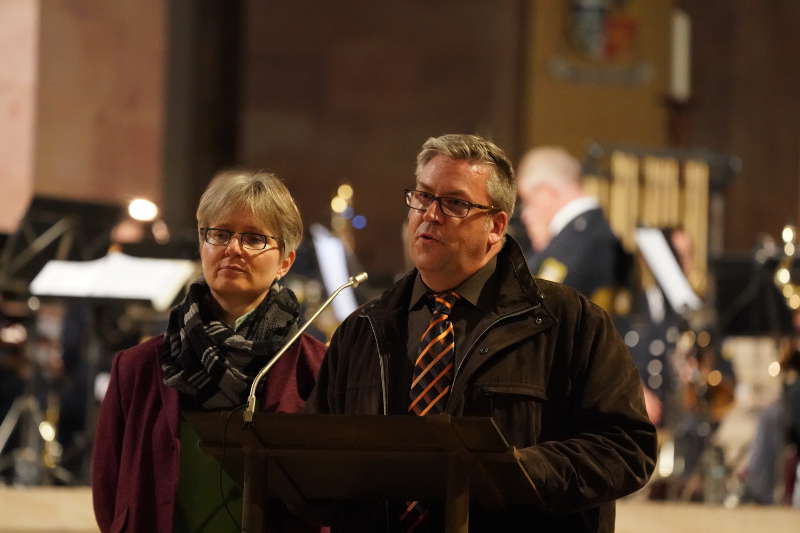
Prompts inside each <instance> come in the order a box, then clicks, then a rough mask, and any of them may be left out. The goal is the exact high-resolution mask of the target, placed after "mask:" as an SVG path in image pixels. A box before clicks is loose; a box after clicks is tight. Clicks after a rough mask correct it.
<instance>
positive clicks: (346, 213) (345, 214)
mask: <svg viewBox="0 0 800 533" xmlns="http://www.w3.org/2000/svg"><path fill="white" fill-rule="evenodd" d="M355 214H356V212H355V211H353V208H352V207H351V206H349V205H348V206H347V209H345V210H344V211H342V217H344V218H346V219H347V220H350V219H351V218H353V215H355Z"/></svg>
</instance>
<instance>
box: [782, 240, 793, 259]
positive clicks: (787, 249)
mask: <svg viewBox="0 0 800 533" xmlns="http://www.w3.org/2000/svg"><path fill="white" fill-rule="evenodd" d="M794 250H795V247H794V244H792V243H791V242H787V243H786V244H784V245H783V253H784V255H786V256H787V257H792V256H793V255H794Z"/></svg>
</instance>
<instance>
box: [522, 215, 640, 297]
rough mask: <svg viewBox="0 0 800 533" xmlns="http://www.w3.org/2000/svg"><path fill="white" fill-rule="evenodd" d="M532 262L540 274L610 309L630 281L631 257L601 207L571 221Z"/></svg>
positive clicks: (538, 274) (536, 272)
mask: <svg viewBox="0 0 800 533" xmlns="http://www.w3.org/2000/svg"><path fill="white" fill-rule="evenodd" d="M528 264H529V265H530V268H531V272H533V273H534V274H535V275H536V277H540V278H544V279H548V280H550V281H555V282H558V283H563V284H565V285H568V286H569V287H572V288H574V289H577V290H578V291H579V292H581V293H583V294H584V295H585V296H587V297H588V298H590V299H591V300H592V301H593V302H595V303H598V304H600V305H601V306H602V307H603V308H604V309H606V310H609V309H610V308H611V298H612V297H613V294H614V291H615V290H616V289H619V288H621V287H623V286H625V285H626V284H627V282H628V275H629V272H630V268H631V259H630V257H629V256H627V255H626V253H625V251H624V250H623V249H622V245H621V244H620V242H619V239H617V237H616V236H615V235H614V233H613V232H612V231H611V227H610V226H609V225H608V222H606V219H605V216H604V215H603V211H602V210H601V209H600V208H599V207H597V208H594V209H589V210H588V211H585V212H583V213H581V214H580V215H578V216H576V217H575V218H574V219H572V220H570V221H569V223H568V224H567V225H566V226H564V228H563V229H562V230H561V231H560V232H559V233H558V235H556V236H555V237H553V239H552V240H551V241H550V243H549V244H548V245H547V247H546V248H545V249H544V250H542V251H540V252H538V253H535V254H533V255H532V256H531V257H530V259H529V261H528Z"/></svg>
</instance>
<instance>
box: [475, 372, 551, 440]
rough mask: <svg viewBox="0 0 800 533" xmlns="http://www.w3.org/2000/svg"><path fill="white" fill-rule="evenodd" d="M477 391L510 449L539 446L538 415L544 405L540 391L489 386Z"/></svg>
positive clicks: (532, 387)
mask: <svg viewBox="0 0 800 533" xmlns="http://www.w3.org/2000/svg"><path fill="white" fill-rule="evenodd" d="M479 388H480V392H481V395H483V396H484V397H485V398H486V401H487V402H488V411H489V416H491V417H492V418H493V419H494V421H495V423H497V425H498V427H499V428H500V430H501V431H502V432H503V434H504V435H505V436H506V438H507V439H508V441H509V442H510V443H511V444H512V445H514V446H516V447H518V448H524V447H526V446H532V445H534V444H536V443H537V442H539V438H540V435H541V428H542V411H543V410H544V408H545V406H546V404H547V393H546V391H545V389H544V387H541V386H539V385H535V384H530V383H503V384H499V383H493V384H483V385H480V386H479Z"/></svg>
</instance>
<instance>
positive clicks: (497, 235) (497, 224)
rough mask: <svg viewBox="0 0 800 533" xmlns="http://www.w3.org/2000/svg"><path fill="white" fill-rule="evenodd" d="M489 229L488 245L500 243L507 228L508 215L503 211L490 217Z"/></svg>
mask: <svg viewBox="0 0 800 533" xmlns="http://www.w3.org/2000/svg"><path fill="white" fill-rule="evenodd" d="M489 223H490V224H491V227H490V228H489V244H490V245H494V244H495V243H498V242H500V241H501V240H502V239H503V235H505V232H506V228H507V227H508V213H506V212H505V211H497V212H496V213H492V214H491V215H490V222H489Z"/></svg>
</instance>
